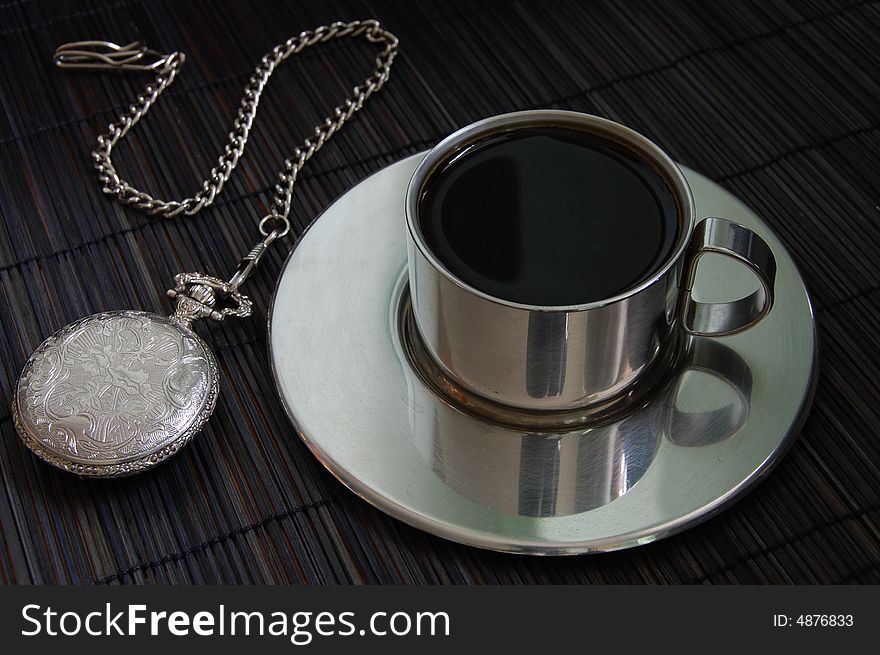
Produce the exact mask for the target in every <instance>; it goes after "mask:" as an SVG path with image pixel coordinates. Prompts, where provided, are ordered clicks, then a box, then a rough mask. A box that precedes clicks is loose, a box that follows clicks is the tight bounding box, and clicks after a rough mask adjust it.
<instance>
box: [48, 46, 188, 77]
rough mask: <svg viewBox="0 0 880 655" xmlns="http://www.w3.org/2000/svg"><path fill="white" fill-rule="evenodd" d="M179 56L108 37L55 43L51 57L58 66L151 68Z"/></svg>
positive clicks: (157, 67)
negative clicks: (122, 43) (56, 45)
mask: <svg viewBox="0 0 880 655" xmlns="http://www.w3.org/2000/svg"><path fill="white" fill-rule="evenodd" d="M178 56H180V55H179V54H178V53H173V54H170V55H165V54H162V53H161V52H157V51H156V50H152V49H150V48H148V47H147V44H146V43H145V42H144V41H132V42H131V43H127V44H125V45H118V44H116V43H113V42H112V41H73V42H71V43H65V44H64V45H61V46H58V49H57V50H56V51H55V56H54V57H53V59H54V61H55V65H56V66H58V67H59V68H72V69H80V70H108V69H109V70H124V71H154V70H159V69H161V68H166V67H167V66H169V65H170V64H171V63H172V62H173V61H174V59H175V57H178Z"/></svg>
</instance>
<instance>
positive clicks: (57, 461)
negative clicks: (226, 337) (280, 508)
mask: <svg viewBox="0 0 880 655" xmlns="http://www.w3.org/2000/svg"><path fill="white" fill-rule="evenodd" d="M218 390H219V375H218V370H217V362H216V360H215V358H214V355H213V354H212V353H211V351H210V350H209V349H208V347H207V345H206V344H205V342H204V341H203V340H202V339H201V338H200V337H199V336H198V335H196V334H195V332H193V331H192V330H191V329H190V328H189V327H188V325H187V324H186V322H185V321H181V320H178V319H177V318H175V317H164V316H159V315H157V314H152V313H148V312H140V311H116V312H104V313H100V314H94V315H92V316H89V317H87V318H84V319H82V320H79V321H77V322H75V323H71V324H70V325H68V326H66V327H64V328H62V329H61V330H59V331H58V332H56V333H55V334H53V335H52V336H51V337H49V338H48V339H46V341H44V342H43V344H42V345H41V346H40V347H39V348H37V350H36V351H34V353H33V354H32V355H31V357H30V359H28V361H27V363H26V364H25V366H24V370H23V371H22V374H21V378H20V379H19V382H18V386H17V387H16V392H15V398H14V401H13V408H12V409H13V416H14V420H15V427H16V429H17V431H18V433H19V435H21V437H22V439H23V440H24V442H25V443H26V444H27V446H28V447H29V448H30V449H31V450H32V451H34V453H36V454H37V455H38V456H39V457H40V458H42V459H43V460H45V461H46V462H48V463H50V464H52V465H54V466H57V467H58V468H61V469H64V470H65V471H69V472H72V473H76V474H79V475H85V476H93V477H111V476H121V475H130V474H132V473H137V472H140V471H143V470H145V469H148V468H151V467H153V466H155V465H156V464H159V463H160V462H163V461H164V460H166V459H167V458H168V457H170V456H171V455H173V454H174V453H176V452H177V451H178V450H179V449H180V448H181V447H182V446H184V445H185V444H186V443H187V442H188V441H189V440H190V439H191V438H192V437H193V436H194V435H195V434H196V433H197V432H198V431H199V429H200V428H201V427H202V425H203V424H204V423H205V421H207V420H208V417H210V415H211V412H212V411H213V410H214V405H215V403H216V401H217V394H218Z"/></svg>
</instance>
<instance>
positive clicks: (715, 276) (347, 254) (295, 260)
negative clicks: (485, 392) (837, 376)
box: [269, 153, 816, 555]
mask: <svg viewBox="0 0 880 655" xmlns="http://www.w3.org/2000/svg"><path fill="white" fill-rule="evenodd" d="M423 156H424V153H422V154H418V155H414V156H412V157H409V158H407V159H405V160H403V161H400V162H397V163H395V164H393V165H391V166H388V167H387V168H385V169H383V170H381V171H379V172H378V173H376V174H374V175H373V176H371V177H369V178H368V179H366V180H364V181H363V182H361V183H360V184H358V185H357V186H356V187H354V188H353V189H351V190H350V191H348V192H347V193H345V194H344V195H343V196H341V197H340V198H339V199H338V200H337V201H336V202H335V203H333V205H331V206H330V207H329V208H328V209H327V210H326V211H325V212H324V214H323V215H322V216H321V217H320V219H319V220H317V221H315V223H314V224H313V225H312V227H311V228H310V229H309V230H308V231H307V232H306V234H305V235H304V236H303V238H302V239H301V240H300V241H299V243H298V244H297V246H296V248H295V249H294V251H293V252H292V253H291V254H290V256H289V257H288V259H287V262H286V263H285V265H284V269H283V271H282V274H281V278H280V280H279V282H278V287H277V289H276V291H275V297H274V299H273V302H272V308H271V312H270V317H269V347H270V359H271V362H272V368H273V371H274V375H275V380H276V384H277V388H278V393H279V395H280V396H281V399H282V401H283V403H284V406H285V408H286V410H287V413H288V415H289V416H290V419H291V421H292V423H293V425H294V426H295V429H296V432H297V433H298V434H299V436H300V437H301V438H302V439H303V441H304V442H305V443H306V445H307V446H308V447H309V449H310V450H311V451H312V452H313V453H314V455H315V456H316V457H317V458H318V459H319V460H320V461H321V463H323V464H324V466H326V467H327V468H328V469H329V470H330V472H331V473H333V475H335V476H336V477H337V478H338V479H339V480H340V481H341V482H342V483H343V484H344V485H345V486H347V487H348V488H349V489H351V490H352V491H353V492H355V493H356V494H357V495H359V496H361V497H362V498H364V499H365V500H367V501H368V502H370V503H372V504H373V505H375V506H376V507H378V508H379V509H381V510H383V511H385V512H387V513H388V514H390V515H391V516H394V517H396V518H398V519H400V520H402V521H405V522H406V523H409V524H411V525H413V526H415V527H418V528H420V529H422V530H426V531H428V532H431V533H434V534H436V535H439V536H442V537H445V538H447V539H451V540H454V541H458V542H461V543H464V544H469V545H473V546H479V547H482V548H489V549H493V550H499V551H507V552H515V553H531V554H541V555H562V554H576V553H585V552H594V551H608V550H615V549H620V548H628V547H631V546H636V545H639V544H645V543H649V542H652V541H654V540H656V539H659V538H662V537H665V536H668V535H670V534H673V533H676V532H679V531H681V530H684V529H685V528H688V527H690V526H692V525H695V524H696V523H699V522H700V521H703V520H705V519H707V518H708V517H710V516H712V515H713V514H715V513H717V512H718V511H720V510H721V509H723V508H724V507H726V506H728V505H729V504H730V503H732V502H733V501H734V500H736V499H737V498H739V497H740V496H742V494H743V493H745V492H746V491H747V490H749V489H750V488H751V487H752V486H753V485H754V484H755V483H756V482H757V481H758V480H760V479H762V478H763V476H764V475H766V474H767V473H768V472H769V471H770V470H771V469H772V467H773V466H774V465H775V464H776V463H777V462H778V461H779V459H780V457H781V456H782V454H783V453H784V452H785V450H786V448H787V447H788V446H789V445H790V444H791V442H792V441H793V440H794V438H795V437H796V435H797V432H798V429H799V428H800V426H801V423H802V421H803V419H804V418H805V416H806V413H807V410H808V408H809V405H810V402H811V399H812V392H813V386H814V378H815V370H816V333H815V325H814V322H813V315H812V309H811V307H810V301H809V298H808V296H807V293H806V290H805V289H804V285H803V281H802V279H801V277H800V275H799V273H798V272H797V270H796V268H795V266H794V263H793V262H792V259H791V257H790V256H789V254H788V253H787V252H786V251H785V249H784V247H783V246H782V244H781V243H780V241H779V239H777V238H776V236H775V235H774V234H773V233H772V232H771V231H770V229H769V228H768V227H767V225H766V224H764V223H763V222H762V221H761V220H760V219H759V218H758V217H757V216H755V215H754V214H753V213H752V212H751V211H750V210H748V209H747V208H746V207H745V206H744V205H743V204H742V203H740V202H739V201H738V200H737V199H736V198H735V197H734V196H732V195H731V194H730V193H728V192H727V191H725V190H723V189H722V188H721V187H719V186H717V185H716V184H714V183H713V182H711V181H710V180H708V179H707V178H705V177H703V176H702V175H700V174H698V173H696V172H694V171H691V170H688V169H687V168H683V169H682V170H683V171H684V174H685V177H686V178H687V180H688V182H689V183H690V185H691V186H692V189H693V193H694V197H695V200H696V206H697V211H698V212H699V216H700V218H702V217H706V216H721V217H724V218H727V219H730V220H733V221H736V222H738V223H741V224H743V225H745V226H747V227H750V228H751V229H753V230H754V231H756V232H757V233H758V234H760V236H762V237H763V238H764V239H765V240H766V241H767V242H768V243H769V244H770V246H771V248H772V250H773V254H774V256H775V258H776V263H777V272H776V302H775V304H774V306H773V309H772V310H771V312H770V313H769V314H768V315H767V316H766V317H765V318H764V319H763V320H762V321H761V322H760V323H759V324H758V325H756V326H754V327H752V328H750V329H749V330H747V331H745V332H743V333H741V334H738V335H734V336H728V337H722V338H703V337H688V338H686V339H683V341H682V347H681V352H680V355H679V357H678V360H677V361H676V362H675V363H674V364H673V365H671V366H670V367H669V368H668V370H667V371H665V372H664V375H663V377H662V379H661V380H659V382H657V384H656V385H654V387H652V390H651V393H649V394H647V395H646V396H644V397H643V398H642V399H641V400H640V401H639V402H637V403H634V404H632V405H628V406H627V407H626V408H625V410H622V411H620V412H618V413H612V414H610V415H603V416H602V418H601V420H581V421H579V420H578V419H577V417H575V418H573V419H571V420H566V419H565V417H556V418H555V420H548V421H543V420H537V419H535V420H526V418H528V417H525V418H524V417H518V416H516V415H515V414H514V415H511V416H506V415H505V414H504V412H503V408H500V407H496V408H495V409H497V410H498V411H490V410H487V409H486V408H485V407H483V406H481V405H480V404H479V403H476V404H475V403H472V402H469V399H468V398H467V397H466V395H464V394H461V395H459V394H458V393H457V391H456V389H455V387H454V385H452V386H450V385H449V384H444V383H439V384H438V382H437V378H436V376H435V373H436V371H432V370H431V367H430V365H429V364H426V363H425V362H424V359H423V358H422V357H421V356H420V354H419V344H418V339H417V338H414V337H413V333H412V330H411V325H410V323H409V320H408V283H407V259H406V222H405V219H404V193H405V190H406V186H407V184H408V182H409V179H410V177H411V175H412V173H413V170H414V169H415V167H416V164H417V163H418V162H419V161H420V160H421V158H422V157H423ZM700 267H701V271H700V274H699V275H697V279H698V283H699V286H698V287H697V288H696V289H695V292H694V293H695V296H696V297H697V299H698V300H713V301H717V300H727V299H731V298H734V297H739V296H742V295H744V294H745V293H748V292H750V291H751V290H752V289H753V288H755V287H756V286H757V281H756V280H753V279H752V278H751V277H750V274H749V273H748V272H747V271H745V269H744V267H741V266H737V265H736V264H735V263H731V262H729V261H727V260H726V259H724V258H723V257H720V256H718V257H713V256H708V255H707V256H705V257H703V258H702V260H701V262H700ZM551 418H553V417H551Z"/></svg>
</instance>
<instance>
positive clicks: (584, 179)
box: [419, 128, 677, 305]
mask: <svg viewBox="0 0 880 655" xmlns="http://www.w3.org/2000/svg"><path fill="white" fill-rule="evenodd" d="M676 216H677V212H676V203H675V198H674V197H673V195H672V192H671V191H670V190H669V188H668V187H667V185H666V184H665V183H664V181H663V179H662V178H661V177H660V176H659V175H658V174H657V173H655V172H654V171H653V170H652V169H651V168H650V167H649V166H648V164H646V163H644V162H642V161H641V160H640V159H639V158H638V157H637V155H635V154H634V153H632V152H630V151H629V150H628V149H626V148H625V147H623V146H620V145H617V144H615V143H613V142H611V141H609V140H605V139H602V138H600V137H596V136H593V135H590V134H587V133H585V132H578V131H575V130H566V129H563V128H539V129H522V130H519V131H515V132H512V133H509V134H506V135H502V136H497V137H491V138H488V139H486V140H484V141H480V142H477V143H475V144H474V145H473V146H471V147H470V148H468V149H467V150H465V151H464V152H462V153H460V154H459V155H457V156H456V157H455V158H454V159H453V160H452V161H450V162H448V163H446V164H445V166H444V167H443V168H442V169H441V170H438V171H436V172H435V173H434V175H433V176H432V178H431V181H430V182H429V184H428V185H426V188H425V189H424V191H423V194H422V197H421V198H420V204H419V220H420V222H421V228H422V233H423V235H424V238H425V241H426V242H427V245H428V247H430V248H431V250H432V251H433V252H434V254H435V255H436V256H437V257H438V258H439V259H440V261H441V262H442V263H443V264H444V265H445V266H446V267H447V268H448V269H449V271H450V272H451V273H452V274H453V275H455V276H456V277H458V278H459V279H461V280H463V281H464V282H466V283H467V284H469V285H471V286H473V287H474V288H476V289H479V290H481V291H484V292H485V293H488V294H490V295H492V296H495V297H497V298H503V299H506V300H510V301H513V302H519V303H524V304H530V305H576V304H582V303H587V302H592V301H596V300H602V299H604V298H609V297H611V296H614V295H617V294H619V293H621V292H623V291H625V290H627V289H629V288H631V287H633V286H635V285H637V284H638V283H639V282H641V281H643V280H645V279H646V278H647V277H649V276H650V275H651V274H652V273H653V272H654V271H656V270H657V268H658V267H659V266H660V265H661V264H662V263H663V262H664V261H665V260H666V258H667V257H668V256H669V255H670V252H671V250H672V247H673V244H674V242H675V238H676V234H677V218H676Z"/></svg>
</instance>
